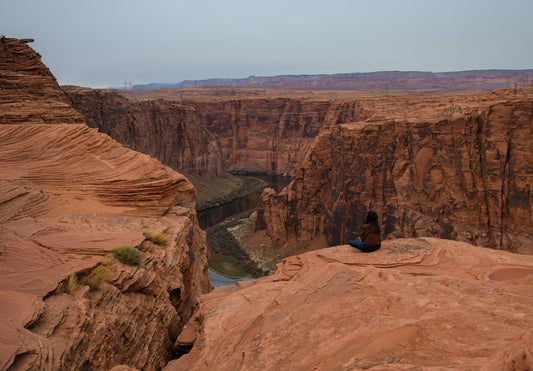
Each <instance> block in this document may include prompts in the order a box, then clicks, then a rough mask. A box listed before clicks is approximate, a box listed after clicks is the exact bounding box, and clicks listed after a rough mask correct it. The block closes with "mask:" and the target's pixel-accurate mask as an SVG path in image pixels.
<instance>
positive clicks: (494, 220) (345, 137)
mask: <svg viewBox="0 0 533 371" xmlns="http://www.w3.org/2000/svg"><path fill="white" fill-rule="evenodd" d="M486 104H487V103H486V102H485V105H486ZM532 128H533V100H531V99H530V98H529V97H528V98H519V99H515V100H513V101H507V102H505V101H501V102H497V103H494V104H490V105H488V106H483V107H481V108H478V109H470V110H469V111H462V113H461V114H460V115H457V114H456V115H453V117H452V115H451V114H450V116H449V119H445V120H444V119H443V120H439V121H418V122H417V121H415V122H412V121H396V120H394V121H393V120H390V121H388V120H383V121H367V122H358V123H350V124H342V125H337V126H330V127H328V128H325V129H323V130H322V131H321V133H320V135H319V136H318V137H317V138H316V140H315V142H314V144H313V147H312V149H311V150H310V152H309V153H308V155H307V157H306V159H305V160H304V162H303V164H302V166H301V169H299V170H298V172H297V174H296V176H295V179H294V180H293V182H292V183H291V184H290V185H289V186H288V187H287V188H286V189H284V190H283V191H282V192H281V193H280V194H276V193H275V192H274V191H272V190H266V191H265V192H264V194H263V195H262V203H261V205H260V210H259V212H258V219H257V225H258V227H263V228H267V231H268V234H269V235H270V236H271V237H272V238H273V239H275V240H276V241H277V243H278V245H281V244H283V243H284V242H286V241H287V240H288V239H291V238H292V239H298V240H300V241H309V240H311V239H313V238H315V237H317V236H319V235H325V236H326V237H327V240H328V243H329V244H330V245H336V244H340V243H345V242H346V241H347V240H348V239H350V238H352V234H351V233H352V232H358V231H359V230H360V228H361V224H362V221H363V218H364V216H365V215H366V212H367V210H369V209H374V210H376V211H378V214H379V216H380V220H381V222H382V224H383V229H384V230H383V232H384V236H385V237H386V238H397V237H421V236H431V237H440V238H450V239H456V240H459V241H467V242H470V243H473V244H476V245H480V246H488V247H494V248H498V249H504V250H509V251H515V252H521V253H529V254H532V253H533V240H532V239H531V236H532V234H533V219H532V218H533V217H532V214H533V196H532V194H531V190H530V188H531V185H532V184H533V147H532V145H531V143H533V136H532V133H533V130H532Z"/></svg>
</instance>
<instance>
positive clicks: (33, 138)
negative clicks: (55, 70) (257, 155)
mask: <svg viewBox="0 0 533 371" xmlns="http://www.w3.org/2000/svg"><path fill="white" fill-rule="evenodd" d="M0 47H1V49H0V61H2V63H1V64H0V67H1V69H0V85H1V86H2V87H7V88H6V89H8V90H9V92H8V93H7V92H6V93H4V90H2V95H0V107H1V108H2V110H0V112H2V115H1V116H0V159H1V160H0V237H1V240H2V244H0V313H1V316H0V369H23V370H27V369H31V370H34V369H35V370H36V369H39V370H58V369H61V370H79V369H110V368H112V367H113V366H115V365H119V364H127V365H129V366H132V367H136V368H138V369H143V370H156V369H160V368H161V367H163V366H164V365H165V364H166V363H167V362H168V361H169V360H170V359H172V358H174V357H175V356H176V354H177V350H176V349H175V347H174V341H175V340H176V338H177V337H178V335H179V334H180V332H181V330H182V328H183V326H184V324H185V323H186V322H187V320H188V318H189V317H190V316H191V314H192V308H193V306H194V305H195V302H196V298H197V297H198V296H199V295H200V294H202V293H206V292H208V291H210V289H211V285H210V282H209V277H208V250H207V246H206V241H205V233H204V232H203V231H202V230H200V228H199V226H198V222H197V218H196V210H195V208H196V190H195V188H194V186H193V185H192V184H191V183H190V182H189V180H188V179H187V178H186V177H185V176H183V175H182V174H180V173H177V172H176V171H174V170H172V169H171V168H169V167H166V166H164V165H162V164H161V162H159V161H158V160H156V159H154V158H152V157H150V156H148V155H145V154H141V153H139V152H135V151H132V150H130V149H128V148H126V147H124V146H123V145H121V144H119V143H118V142H116V141H115V140H113V139H111V138H110V137H109V136H108V135H106V134H103V133H99V132H98V130H97V129H94V128H89V127H88V126H87V125H86V124H85V123H83V118H82V116H81V115H80V114H79V113H78V112H77V111H76V110H75V109H73V108H72V107H71V106H70V105H69V104H68V101H67V100H66V98H65V95H64V93H63V92H62V91H61V89H60V88H59V86H58V85H57V82H56V81H55V79H54V78H53V76H52V75H51V74H50V72H49V71H48V69H47V68H46V67H45V66H44V65H43V64H42V63H41V61H40V58H39V56H38V55H37V54H36V53H35V52H34V51H33V50H32V49H31V48H29V47H28V46H27V45H25V44H24V43H23V42H21V41H20V40H16V39H6V38H3V39H2V40H0ZM6 61H9V63H6ZM41 87H42V90H39V89H40V88H41ZM34 109H35V111H33V110H34ZM6 112H7V113H8V114H5V113H6ZM79 122H81V123H79ZM49 124H53V125H49ZM157 233H159V234H160V235H163V236H164V239H163V240H159V241H157V240H156V239H154V238H153V237H151V236H153V235H154V234H157ZM156 242H157V243H156ZM121 246H130V247H131V248H133V247H135V248H136V249H137V250H138V251H139V255H140V259H139V261H137V262H136V264H133V265H128V264H125V263H123V262H121V261H120V260H117V259H116V258H113V254H112V250H113V249H115V248H117V247H121Z"/></svg>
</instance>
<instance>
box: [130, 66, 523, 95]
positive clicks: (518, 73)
mask: <svg viewBox="0 0 533 371" xmlns="http://www.w3.org/2000/svg"><path fill="white" fill-rule="evenodd" d="M532 74H533V70H474V71H460V72H443V73H433V72H418V71H382V72H366V73H338V74H331V75H281V76H250V77H247V78H243V79H223V78H222V79H208V80H192V81H190V80H185V81H182V82H180V83H177V84H176V83H163V84H157V83H152V84H146V85H134V86H133V88H134V89H143V90H147V89H150V90H153V89H161V88H167V89H168V88H174V89H176V88H177V89H183V88H196V87H206V86H223V87H256V88H272V89H286V90H287V89H292V90H324V89H325V90H357V91H365V90H366V91H385V90H386V91H390V90H395V91H403V92H406V91H409V92H413V91H422V92H452V91H471V90H495V89H502V88H510V87H513V86H516V85H520V86H524V85H526V84H528V85H531V84H532V83H533V80H532V79H531V75H532Z"/></svg>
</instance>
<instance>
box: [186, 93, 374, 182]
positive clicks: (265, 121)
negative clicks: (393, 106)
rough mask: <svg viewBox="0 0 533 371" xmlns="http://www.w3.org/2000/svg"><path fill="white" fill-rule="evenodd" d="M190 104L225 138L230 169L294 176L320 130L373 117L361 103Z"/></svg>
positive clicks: (247, 100) (256, 100)
mask: <svg viewBox="0 0 533 371" xmlns="http://www.w3.org/2000/svg"><path fill="white" fill-rule="evenodd" d="M187 104H190V105H192V106H193V107H195V109H196V111H197V113H198V116H199V118H200V121H201V122H202V124H203V125H205V127H206V128H207V129H208V130H209V131H211V132H212V133H214V134H216V135H217V136H218V137H219V138H220V142H221V145H222V153H223V155H224V160H225V161H226V163H227V165H228V167H229V168H230V169H231V170H233V171H236V172H245V173H250V172H251V173H267V174H290V175H293V174H295V173H296V170H297V169H298V167H299V166H300V164H301V162H302V160H303V159H304V157H305V154H306V153H307V151H308V150H309V148H310V146H311V143H312V142H313V140H314V138H315V137H316V136H317V135H318V132H319V130H320V128H322V127H324V126H327V125H334V124H338V123H342V122H352V121H357V120H365V119H366V118H367V117H369V113H368V112H367V111H366V110H365V109H364V108H363V107H362V105H361V104H360V103H359V102H358V101H356V100H338V101H337V100H330V99H308V98H239V99H223V100H212V101H211V100H209V101H201V100H194V101H188V102H187Z"/></svg>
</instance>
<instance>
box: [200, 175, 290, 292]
mask: <svg viewBox="0 0 533 371" xmlns="http://www.w3.org/2000/svg"><path fill="white" fill-rule="evenodd" d="M255 177H256V178H260V179H262V180H264V181H265V182H266V183H267V185H266V186H265V187H263V188H259V189H256V190H255V191H253V192H251V193H249V194H247V195H245V196H241V197H238V198H236V199H234V200H231V201H228V202H225V203H223V204H221V205H219V206H216V207H211V208H209V209H204V210H200V211H198V214H197V216H198V223H199V224H200V228H202V229H207V228H209V227H212V226H215V225H217V224H220V223H222V222H223V221H224V220H225V219H227V218H229V217H231V216H233V215H236V214H239V213H242V212H244V211H248V210H252V209H255V208H256V207H257V204H258V202H259V197H260V196H261V192H263V189H264V188H266V187H271V188H274V189H275V190H276V192H279V191H280V190H281V189H283V187H285V186H287V185H288V184H289V183H290V181H291V180H292V178H291V177H285V176H255ZM207 243H208V244H209V241H207ZM209 278H210V280H211V284H212V285H213V286H215V287H217V286H227V285H234V284H235V283H237V282H239V281H247V280H250V278H247V277H242V278H227V277H224V276H221V275H220V274H218V273H216V272H214V271H212V270H211V269H210V270H209Z"/></svg>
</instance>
